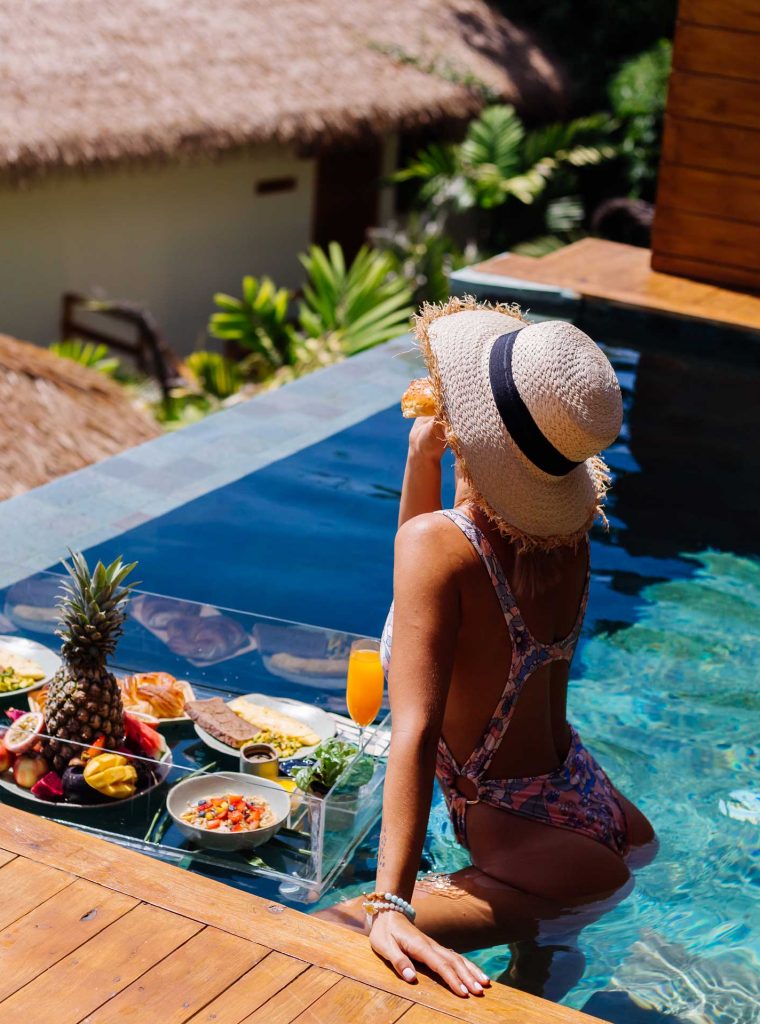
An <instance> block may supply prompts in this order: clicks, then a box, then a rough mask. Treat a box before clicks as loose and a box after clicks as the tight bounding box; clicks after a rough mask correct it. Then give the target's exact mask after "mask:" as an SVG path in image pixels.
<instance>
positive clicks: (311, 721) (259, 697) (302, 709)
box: [195, 693, 337, 758]
mask: <svg viewBox="0 0 760 1024" xmlns="http://www.w3.org/2000/svg"><path fill="white" fill-rule="evenodd" d="M241 696H242V697H243V700H248V701H250V702H251V704H261V705H262V706H263V707H265V708H272V709H273V710H275V711H281V712H282V713H283V714H284V715H290V716H291V718H297V719H298V721H299V722H303V723H304V725H308V727H309V728H310V729H313V731H314V732H315V733H316V734H317V736H319V742H320V743H322V741H323V740H329V739H332V737H333V736H334V735H335V732H336V728H337V727H336V725H335V722H334V721H333V719H332V718H331V717H330V715H328V713H327V712H326V711H323V710H322V708H315V707H314V705H313V704H304V703H303V702H302V701H300V700H291V699H290V697H266V696H264V694H263V693H245V694H242V695H241ZM195 731H196V733H197V734H198V736H199V737H200V739H202V740H203V742H204V743H205V744H206V746H207V747H211V749H212V750H217V751H218V752H219V753H220V754H227V756H228V757H235V758H239V757H240V750H239V748H238V747H231V746H230V745H229V744H228V743H222V741H221V740H218V739H217V738H216V737H215V736H212V735H211V733H208V732H206V730H205V729H203V728H201V726H200V725H198V723H197V722H196V723H195ZM316 749H317V747H316V746H312V747H299V748H298V750H296V752H295V753H294V754H291V755H290V757H306V756H307V755H308V754H311V753H312V751H314V750H316Z"/></svg>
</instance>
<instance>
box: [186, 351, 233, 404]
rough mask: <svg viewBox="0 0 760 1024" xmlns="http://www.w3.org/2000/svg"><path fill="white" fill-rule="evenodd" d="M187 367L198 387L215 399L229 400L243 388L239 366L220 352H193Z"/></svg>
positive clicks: (188, 359) (188, 358) (187, 360)
mask: <svg viewBox="0 0 760 1024" xmlns="http://www.w3.org/2000/svg"><path fill="white" fill-rule="evenodd" d="M185 366H186V368H187V369H188V370H189V371H190V373H191V374H192V376H193V378H194V379H195V381H196V382H197V384H198V386H199V387H200V388H201V389H202V390H203V391H204V392H205V393H206V394H207V395H211V396H213V397H214V398H218V399H220V400H223V399H225V398H229V397H230V396H231V395H234V394H235V393H236V392H237V391H239V390H240V388H241V387H242V386H243V382H244V378H243V374H242V373H241V371H240V368H239V367H238V364H237V363H235V362H233V360H232V359H227V358H226V356H223V355H220V354H219V353H218V352H209V351H207V350H206V349H201V350H200V351H199V352H193V353H192V355H189V356H188V357H187V359H186V360H185Z"/></svg>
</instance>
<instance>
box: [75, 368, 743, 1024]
mask: <svg viewBox="0 0 760 1024" xmlns="http://www.w3.org/2000/svg"><path fill="white" fill-rule="evenodd" d="M608 351H609V353H610V356H611V358H612V359H613V362H614V363H615V366H616V368H617V371H618V374H619V376H620V380H621V383H622V385H623V388H624V392H625V400H626V407H627V415H626V427H625V430H624V433H623V435H622V436H621V438H620V439H619V441H618V442H617V444H616V445H615V446H614V448H613V449H612V451H611V452H610V453H609V462H610V465H611V467H612V469H613V470H614V474H615V478H616V483H615V487H614V490H613V495H614V497H613V500H612V502H611V505H610V522H611V529H610V531H609V533H606V534H605V533H602V532H597V533H596V534H595V536H594V538H593V554H592V567H593V586H592V591H591V601H590V605H589V612H588V616H587V619H586V623H585V628H584V633H583V638H582V643H581V646H580V648H579V650H578V653H577V656H576V659H575V663H574V665H573V670H572V685H571V693H570V715H571V718H572V720H573V721H575V722H576V723H577V724H578V726H579V728H580V730H581V732H582V734H583V736H584V739H585V740H586V742H587V743H588V744H589V745H590V746H591V748H592V749H593V750H594V751H595V752H596V753H597V755H598V757H599V758H600V760H602V762H603V763H604V764H605V766H606V767H607V768H608V770H609V771H610V774H611V775H612V778H613V779H614V780H615V781H616V783H617V784H618V785H619V786H620V787H621V788H622V789H623V790H624V791H625V792H626V793H628V794H629V795H630V796H631V797H632V798H633V799H635V800H636V801H637V802H638V803H639V804H640V805H641V807H642V808H643V809H644V811H645V812H646V813H647V814H648V815H649V817H650V818H651V820H652V821H653V822H654V824H655V826H656V828H657V831H658V833H659V837H660V841H661V844H662V845H661V850H660V853H659V856H658V857H657V859H656V860H655V862H654V863H653V864H651V865H650V866H648V867H646V868H644V869H643V870H642V871H640V872H639V873H638V876H637V880H636V887H635V889H634V891H633V893H632V894H631V895H630V896H629V897H628V898H627V899H626V900H625V901H624V902H623V903H621V904H620V905H619V906H618V907H617V908H616V909H615V910H613V911H612V912H611V913H610V914H608V915H607V916H605V917H603V918H601V919H600V920H598V921H597V922H596V923H594V924H593V925H591V926H590V927H589V928H587V929H586V930H585V931H584V932H583V933H582V935H581V939H580V946H581V949H582V950H583V952H584V953H585V955H586V958H587V967H586V971H585V974H584V976H583V978H582V979H581V980H580V981H579V982H578V984H577V985H576V986H575V988H574V989H573V990H572V991H571V992H570V993H569V994H568V995H567V996H566V997H565V1000H564V1001H565V1002H567V1003H569V1004H570V1005H573V1006H577V1007H584V1006H585V1007H586V1008H587V1009H588V1010H589V1011H590V1012H592V1013H596V1014H597V1015H599V1016H601V1017H604V1018H605V1019H609V1020H615V1021H625V1022H630V1024H633V1022H634V1021H638V1020H644V1021H655V1020H662V1021H664V1020H673V1019H676V1020H682V1021H693V1022H702V1021H705V1022H707V1021H709V1022H720V1024H729V1022H730V1024H737V1022H743V1024H748V1022H749V1021H754V1020H757V1019H758V999H759V998H760V983H759V982H758V967H759V966H760V962H759V961H758V944H757V943H758V939H757V927H758V913H757V906H758V901H757V891H756V889H757V884H758V880H759V878H758V862H757V850H758V839H759V838H760V784H759V783H758V775H757V760H758V742H759V740H760V714H759V707H760V693H759V691H758V676H759V674H760V645H759V644H758V621H759V620H760V560H759V559H758V553H759V552H758V549H759V547H760V545H759V544H758V538H757V526H756V505H757V483H756V481H757V479H758V476H757V471H758V465H757V452H758V445H757V438H756V436H755V437H753V435H752V431H753V430H755V429H756V420H757V414H756V411H755V410H756V401H755V399H756V395H757V393H758V391H757V384H758V373H757V370H756V369H754V368H753V367H752V366H751V365H750V364H749V361H748V360H747V361H744V362H742V361H739V362H737V361H735V360H734V361H732V362H731V363H730V364H729V363H722V362H720V361H716V360H714V359H711V358H708V357H706V356H696V355H692V356H686V355H683V354H678V353H672V352H671V353H668V352H664V351H646V352H644V353H643V354H639V353H637V352H634V351H631V350H627V349H614V348H612V349H609V350H608ZM407 429H408V426H407V424H406V423H405V422H404V421H403V420H402V419H401V418H400V416H399V415H398V413H397V411H396V409H391V410H388V411H386V412H383V413H381V414H379V415H377V416H373V417H371V418H370V419H367V420H366V421H364V422H363V423H360V424H359V425H358V426H356V427H353V428H351V429H350V430H347V431H345V432H343V433H341V434H337V435H335V436H333V437H331V438H328V439H327V440H325V441H323V442H321V443H319V444H317V445H315V446H314V447H312V448H309V449H305V450H304V451H302V452H300V453H298V454H296V455H294V456H292V457H290V458H288V459H285V460H283V461H281V462H279V463H276V464H274V465H272V466H270V467H268V468H266V469H263V470H261V471H259V472H257V473H254V474H252V475H251V476H249V477H247V478H244V479H242V480H239V481H237V482H236V483H233V484H230V485H229V486H226V487H224V488H222V489H220V490H218V491H215V492H212V493H209V494H207V495H206V496H204V497H201V498H198V499H197V500H195V501H193V502H191V503H190V504H188V505H186V506H184V507H182V508H179V509H176V510H175V511H173V512H171V513H169V514H168V515H165V516H163V517H161V518H158V519H156V520H154V521H152V522H149V523H147V524H146V525H144V526H141V527H140V528H138V529H135V530H133V531H131V532H129V533H126V534H124V535H122V536H121V537H118V538H116V539H115V540H112V541H109V542H108V543H106V544H103V545H101V546H99V547H98V548H97V549H94V550H93V551H92V552H91V554H92V555H97V556H101V557H112V556H114V555H116V554H120V553H122V552H123V553H124V554H125V555H126V556H128V557H129V558H130V559H138V560H139V562H140V578H141V579H142V580H143V581H144V584H145V585H146V586H147V587H148V588H149V589H151V590H153V591H155V592H163V593H166V594H173V595H176V596H179V597H184V598H188V599H193V600H200V601H208V602H211V603H215V604H220V605H225V606H228V607H238V608H242V609H247V610H251V611H256V612H259V613H263V614H268V615H274V616H280V617H284V618H289V619H296V620H301V621H305V622H313V623H316V624H320V625H323V626H328V627H335V628H338V629H343V630H348V631H355V632H360V633H369V634H377V633H378V632H379V631H380V629H381V626H382V622H383V619H384V616H385V612H386V609H387V606H388V602H389V600H390V582H391V557H392V544H393V534H394V529H395V520H396V512H397V499H398V487H399V483H400V480H401V474H402V469H403V461H404V455H405V444H406V432H407ZM448 486H449V487H450V486H451V485H450V482H449V485H448ZM373 843H374V844H375V845H374V846H373ZM374 848H376V838H374V839H371V840H370V841H369V842H367V843H365V844H364V847H363V849H362V850H361V851H360V852H359V854H358V855H357V857H356V858H355V859H354V862H353V864H352V866H351V868H350V871H349V872H348V874H347V879H346V881H347V884H348V883H350V885H351V891H353V888H354V886H356V885H358V884H359V883H360V882H362V881H364V880H369V879H370V878H371V877H372V873H373V869H374V861H373V849H374ZM425 857H426V863H427V866H429V867H432V868H435V869H436V870H444V871H445V870H447V869H448V870H450V869H453V868H455V867H457V866H459V865H460V864H461V863H462V852H461V851H460V850H459V849H458V848H457V847H456V845H455V843H454V841H453V837H452V834H451V830H450V827H449V824H448V822H447V820H446V816H445V814H444V811H443V806H442V803H441V801H440V799H437V802H436V804H435V806H434V809H433V815H432V819H431V826H430V832H429V837H428V842H427V846H426V853H425ZM476 958H477V959H478V960H479V961H480V962H481V963H483V964H484V965H486V966H487V967H488V969H489V970H492V971H494V972H495V973H500V972H501V971H502V970H504V968H505V967H506V966H507V963H508V952H507V951H506V950H504V949H497V950H490V951H483V953H481V954H479V955H478V956H477V957H476ZM663 1014H666V1015H669V1016H662V1015H663Z"/></svg>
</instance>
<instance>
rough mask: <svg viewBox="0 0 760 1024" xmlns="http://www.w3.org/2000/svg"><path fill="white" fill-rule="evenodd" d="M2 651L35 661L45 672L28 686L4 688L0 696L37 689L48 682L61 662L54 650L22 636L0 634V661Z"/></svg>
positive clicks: (13, 695) (0, 660) (9, 695)
mask: <svg viewBox="0 0 760 1024" xmlns="http://www.w3.org/2000/svg"><path fill="white" fill-rule="evenodd" d="M3 651H8V652H9V653H11V654H18V655H19V656H20V657H22V658H31V660H32V661H36V662H37V664H38V665H39V666H40V668H41V669H42V671H43V672H44V673H45V678H44V679H37V680H35V681H34V682H33V683H31V685H29V686H20V687H19V688H18V689H17V690H6V691H4V692H3V693H0V697H16V696H17V695H18V694H19V693H29V691H30V690H39V688H40V687H41V686H45V685H46V684H47V683H49V682H50V680H51V679H52V678H53V676H54V675H55V674H56V672H57V671H58V669H59V668H60V667H61V664H62V662H61V659H60V658H59V656H58V655H57V654H56V653H55V651H51V650H50V648H49V647H45V646H44V644H38V643H37V641H36V640H27V639H25V638H24V637H23V636H0V662H2V652H3Z"/></svg>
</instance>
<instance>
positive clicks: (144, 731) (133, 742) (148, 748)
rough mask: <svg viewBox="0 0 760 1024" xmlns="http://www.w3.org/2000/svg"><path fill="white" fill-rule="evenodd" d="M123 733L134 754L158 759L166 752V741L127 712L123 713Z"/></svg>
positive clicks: (139, 719)
mask: <svg viewBox="0 0 760 1024" xmlns="http://www.w3.org/2000/svg"><path fill="white" fill-rule="evenodd" d="M124 732H125V733H126V737H127V743H128V744H129V746H130V747H132V749H133V751H134V753H136V754H142V756H143V757H153V758H156V759H158V758H160V757H161V755H162V754H163V753H164V751H165V750H166V740H165V739H164V737H163V736H162V735H161V733H160V732H158V730H156V729H154V728H153V727H152V726H150V725H148V724H147V723H146V722H144V721H143V720H142V719H141V718H137V716H136V715H133V714H131V713H130V712H129V711H125V712H124Z"/></svg>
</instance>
